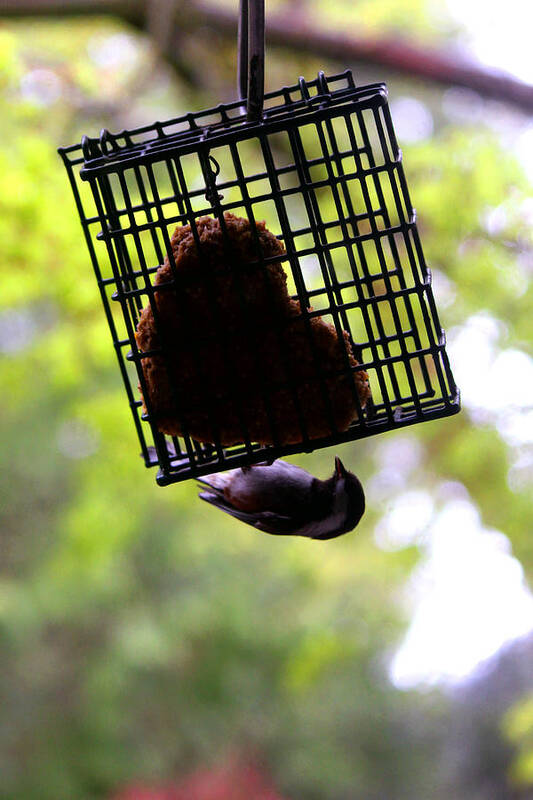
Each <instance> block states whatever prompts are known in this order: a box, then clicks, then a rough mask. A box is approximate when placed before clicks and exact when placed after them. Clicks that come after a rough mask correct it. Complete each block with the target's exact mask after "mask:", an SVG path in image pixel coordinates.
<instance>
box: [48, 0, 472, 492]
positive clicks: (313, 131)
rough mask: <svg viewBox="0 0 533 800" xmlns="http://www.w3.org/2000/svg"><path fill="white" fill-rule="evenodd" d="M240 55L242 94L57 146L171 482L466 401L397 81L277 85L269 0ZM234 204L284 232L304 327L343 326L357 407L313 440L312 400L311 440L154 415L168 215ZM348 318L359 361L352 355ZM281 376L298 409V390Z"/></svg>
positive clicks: (147, 450) (183, 217)
mask: <svg viewBox="0 0 533 800" xmlns="http://www.w3.org/2000/svg"><path fill="white" fill-rule="evenodd" d="M238 53H239V55H238V86H239V95H240V99H239V100H237V101H234V102H231V103H226V104H219V105H218V106H216V107H213V108H210V109H207V110H203V111H197V112H192V113H188V114H185V115H183V116H180V117H176V118H173V119H170V120H167V121H165V122H156V123H154V124H152V125H146V126H143V127H140V128H136V129H133V130H123V131H121V132H119V133H117V134H112V133H110V132H109V131H107V130H103V131H102V132H101V134H100V136H99V137H95V138H91V137H88V136H84V137H83V139H82V142H81V143H80V144H76V145H72V146H70V147H63V148H60V150H59V152H60V155H61V156H62V158H63V161H64V164H65V166H66V169H67V172H68V176H69V180H70V184H71V187H72V191H73V194H74V198H75V202H76V207H77V210H78V213H79V216H80V219H81V223H82V227H83V230H84V234H85V240H86V244H87V247H88V250H89V254H90V257H91V261H92V265H93V268H94V271H95V275H96V279H97V283H98V286H99V290H100V294H101V298H102V301H103V305H104V310H105V314H106V317H107V322H108V325H109V328H110V331H111V336H112V339H113V344H114V347H115V352H116V354H117V358H118V363H119V368H120V371H121V374H122V378H123V381H124V385H125V388H126V393H127V398H128V402H129V406H130V408H131V411H132V414H133V419H134V423H135V427H136V430H137V435H138V437H139V442H140V445H141V451H142V456H143V458H144V461H145V464H146V466H147V467H155V466H158V467H159V470H158V473H157V478H156V480H157V482H158V484H160V485H168V484H171V483H174V482H176V481H181V480H185V479H187V478H190V477H195V476H199V475H202V474H206V473H209V472H218V471H221V470H225V469H229V468H232V467H237V466H244V465H246V464H252V463H257V462H260V461H264V460H272V459H274V458H277V457H279V456H283V455H290V454H294V453H299V452H310V451H312V450H315V449H319V448H322V447H327V446H330V445H333V444H337V443H342V442H347V441H351V440H354V439H358V438H362V437H366V436H370V435H374V434H377V433H381V432H384V431H387V430H392V429H395V428H399V427H403V426H406V425H411V424H415V423H418V422H422V421H425V420H431V419H436V418H439V417H445V416H449V415H451V414H455V413H457V412H458V411H459V409H460V401H459V392H458V390H457V387H456V385H455V382H454V379H453V375H452V373H451V370H450V366H449V363H448V358H447V354H446V350H445V344H446V340H445V334H444V331H443V330H442V328H441V327H440V323H439V319H438V314H437V310H436V306H435V302H434V298H433V293H432V289H431V274H430V271H429V269H428V267H427V265H426V263H425V260H424V255H423V251H422V247H421V243H420V239H419V236H418V231H417V226H416V214H415V211H414V208H413V206H412V204H411V200H410V197H409V191H408V187H407V183H406V179H405V175H404V171H403V164H402V154H401V150H400V149H399V147H398V144H397V142H396V137H395V134H394V129H393V125H392V120H391V116H390V113H389V108H388V103H387V89H386V86H385V84H383V83H374V84H370V85H367V86H361V87H358V86H356V84H355V82H354V79H353V76H352V73H351V71H350V70H345V71H344V72H342V73H339V74H335V75H331V76H328V77H326V76H325V74H324V73H323V72H319V73H318V76H317V78H316V79H314V80H312V81H306V80H304V79H303V78H300V79H299V81H298V82H297V83H296V84H295V85H292V86H289V87H283V88H282V89H280V90H278V91H273V92H269V93H267V94H266V95H265V94H264V0H240V21H239V40H238ZM250 154H252V156H253V157H252V159H251V160H252V161H254V160H255V163H257V162H258V161H259V162H262V164H263V165H264V168H263V169H261V170H260V171H259V172H255V173H253V174H249V173H248V170H247V169H246V164H247V162H248V159H247V156H248V155H250ZM88 189H89V190H88ZM239 210H241V212H242V213H243V216H244V217H245V218H246V219H248V220H249V221H250V228H251V229H252V230H254V231H255V225H254V221H256V220H260V219H266V220H267V222H268V228H269V229H270V230H271V231H273V232H275V233H276V235H277V238H278V239H280V240H281V241H282V243H283V246H284V249H285V251H286V252H285V255H284V256H283V257H281V258H278V259H277V260H278V261H281V262H283V264H284V266H285V267H286V268H288V270H289V271H288V273H287V276H288V283H289V285H290V286H291V288H292V294H291V298H292V299H293V300H298V302H299V303H300V309H301V312H302V317H303V321H304V323H305V325H306V326H307V327H306V330H307V331H308V332H309V331H310V325H311V324H312V323H311V319H312V318H313V316H318V315H320V317H326V318H329V319H331V323H332V324H333V326H334V327H335V330H336V332H337V335H338V337H339V342H341V343H342V346H343V348H344V362H343V363H344V366H343V373H344V374H345V378H346V380H348V381H350V382H351V386H352V390H353V396H354V399H355V404H356V407H357V414H356V415H355V419H354V420H353V421H352V423H351V424H350V426H349V428H348V429H347V430H339V429H338V428H337V427H336V425H335V421H334V420H333V418H332V419H331V425H330V431H329V433H328V435H321V436H320V437H319V438H315V437H313V438H312V437H310V436H309V434H308V431H307V430H306V425H305V421H304V420H302V417H301V415H300V425H301V436H300V438H299V441H297V442H294V441H293V442H292V443H286V442H285V443H283V442H279V441H278V442H277V441H276V434H275V422H272V419H271V417H269V419H270V423H271V425H272V429H273V443H272V444H268V445H264V444H263V445H260V444H258V443H257V442H255V441H252V440H251V439H250V436H249V435H248V433H247V431H246V423H245V421H244V422H243V426H242V429H243V436H242V441H241V442H240V443H238V444H233V445H229V446H228V445H223V444H222V443H221V441H220V438H219V437H217V436H216V435H215V436H214V437H213V443H209V442H201V441H198V440H196V439H194V438H193V437H192V436H190V435H189V434H188V432H187V427H186V424H184V425H183V429H182V430H181V431H180V432H179V434H176V435H165V434H163V433H161V432H160V430H159V429H158V427H157V424H156V419H155V414H154V413H153V409H151V407H150V399H149V392H148V391H147V386H146V377H145V374H144V371H143V368H142V362H143V359H145V358H148V357H150V353H146V352H141V351H140V349H139V347H138V344H137V341H136V337H135V333H136V329H137V325H138V322H139V317H140V315H141V312H142V308H143V305H146V301H148V303H149V304H150V307H151V308H152V310H153V313H154V316H157V303H156V302H155V301H154V296H155V294H156V291H159V292H161V291H162V288H161V287H160V286H159V285H157V288H156V284H155V282H154V281H155V275H156V273H157V270H158V267H159V266H160V265H161V264H163V261H164V259H165V256H166V257H167V259H168V262H169V264H170V266H171V267H172V269H174V256H173V250H172V244H171V240H170V237H169V233H168V227H169V226H170V227H173V226H175V225H177V224H189V225H190V226H191V230H193V229H194V230H196V222H197V220H198V219H199V218H200V217H202V216H205V215H211V216H212V217H214V218H216V219H218V220H219V223H220V227H221V229H222V228H224V226H225V217H224V214H225V212H228V211H229V212H234V211H236V212H238V211H239ZM254 235H255V238H256V239H257V233H254ZM257 251H258V266H259V268H261V269H263V270H264V269H265V263H266V261H267V260H268V259H264V258H263V256H262V253H261V249H260V247H259V246H258V245H257ZM143 298H144V302H143ZM311 304H312V305H311ZM344 332H346V333H347V334H348V338H349V341H350V343H351V346H352V349H353V354H354V355H355V357H356V359H357V362H359V363H358V365H357V366H356V367H354V366H353V364H352V365H350V363H349V362H348V358H347V354H346V344H345V343H344V338H343V333H344ZM308 335H309V336H310V333H309V334H308ZM164 344H165V343H164V342H163V345H164ZM163 349H164V347H163ZM315 360H316V358H315ZM361 370H365V371H366V372H367V373H368V376H369V383H370V389H371V392H372V397H371V400H370V401H369V402H368V403H366V405H365V406H363V407H362V405H361V402H360V398H359V397H358V393H357V388H356V386H355V377H356V373H357V372H358V371H361ZM288 382H289V384H290V379H289V381H288ZM325 382H327V378H324V374H323V372H322V371H321V367H320V364H319V363H317V392H320V391H322V394H323V397H324V398H325V401H324V402H325V406H327V403H326V400H327V395H328V389H326V390H324V385H325ZM138 386H139V388H140V389H141V390H142V393H143V397H144V402H145V407H144V410H143V401H142V400H141V399H140V396H139V391H138ZM306 388H308V385H307V384H306ZM287 390H288V391H292V393H293V396H294V403H295V406H297V405H298V396H299V392H300V390H301V387H298V386H294V385H292V384H291V385H289V386H288V387H287ZM173 391H174V392H176V391H177V394H178V395H179V389H178V390H177V389H176V387H173ZM269 391H270V390H269V387H268V386H266V387H265V392H266V395H267V396H265V398H264V402H265V407H266V408H267V409H268V405H269V397H268V395H269ZM176 403H177V405H179V396H177V395H176ZM149 432H150V433H151V439H152V442H153V445H150V444H149V438H150V433H149Z"/></svg>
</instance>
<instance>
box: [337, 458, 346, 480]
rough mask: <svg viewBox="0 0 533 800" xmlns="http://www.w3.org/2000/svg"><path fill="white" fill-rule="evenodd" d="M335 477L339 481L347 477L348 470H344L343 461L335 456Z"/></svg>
mask: <svg viewBox="0 0 533 800" xmlns="http://www.w3.org/2000/svg"><path fill="white" fill-rule="evenodd" d="M335 475H336V477H337V478H338V479H339V478H345V477H346V470H345V468H344V464H343V463H342V461H341V460H340V458H339V457H338V456H335Z"/></svg>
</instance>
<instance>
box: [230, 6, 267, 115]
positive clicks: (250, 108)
mask: <svg viewBox="0 0 533 800" xmlns="http://www.w3.org/2000/svg"><path fill="white" fill-rule="evenodd" d="M237 86H238V91H239V97H240V98H241V99H242V100H244V99H246V108H247V119H248V121H249V122H254V121H257V120H259V119H261V116H262V113H263V102H264V92H265V0H240V9H239V33H238V67H237Z"/></svg>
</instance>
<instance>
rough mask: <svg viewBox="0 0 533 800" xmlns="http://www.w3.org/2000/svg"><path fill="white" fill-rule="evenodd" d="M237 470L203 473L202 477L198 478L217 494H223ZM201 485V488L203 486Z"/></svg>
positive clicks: (199, 481)
mask: <svg viewBox="0 0 533 800" xmlns="http://www.w3.org/2000/svg"><path fill="white" fill-rule="evenodd" d="M235 472H237V470H235V469H232V470H229V472H215V473H213V474H211V475H202V477H200V478H197V479H196V480H197V481H198V483H201V484H203V486H207V487H209V489H212V490H213V491H214V492H216V494H218V495H223V494H224V489H225V488H226V487H227V486H228V484H229V483H230V481H231V479H232V477H233V475H234V474H235ZM203 486H202V487H200V488H203Z"/></svg>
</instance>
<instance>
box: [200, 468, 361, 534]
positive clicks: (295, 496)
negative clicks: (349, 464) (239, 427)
mask: <svg viewBox="0 0 533 800" xmlns="http://www.w3.org/2000/svg"><path fill="white" fill-rule="evenodd" d="M198 480H199V482H200V483H201V484H203V486H200V487H199V488H200V489H202V491H201V492H200V494H199V497H201V498H202V500H205V501H206V502H208V503H211V504H212V505H214V506H216V507H217V508H220V509H221V510H222V511H225V512H226V513H227V514H231V516H232V517H236V518H237V519H240V520H242V521H243V522H246V523H247V524H248V525H252V526H253V527H254V528H258V529H259V530H260V531H266V532H267V533H274V534H279V535H282V536H287V535H291V534H292V535H295V536H307V537H309V538H310V539H333V538H334V537H335V536H340V535H341V534H343V533H348V531H351V530H353V529H354V528H355V526H356V525H357V523H358V522H359V520H360V519H361V517H362V516H363V514H364V511H365V495H364V492H363V487H362V486H361V484H360V482H359V479H358V478H357V477H356V476H355V475H354V474H353V473H352V472H350V471H349V470H347V469H345V468H344V466H343V464H342V462H341V460H340V458H338V457H337V456H335V471H334V473H333V475H332V476H331V478H329V479H328V480H325V481H321V480H319V479H318V478H314V477H313V475H310V474H309V473H308V472H306V471H305V470H304V469H301V468H300V467H295V466H294V465H293V464H288V463H287V462H286V461H275V462H274V463H273V464H271V465H269V466H263V465H256V466H252V467H245V468H244V469H232V470H230V471H229V472H226V473H216V474H214V475H206V476H205V477H203V478H198Z"/></svg>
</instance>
